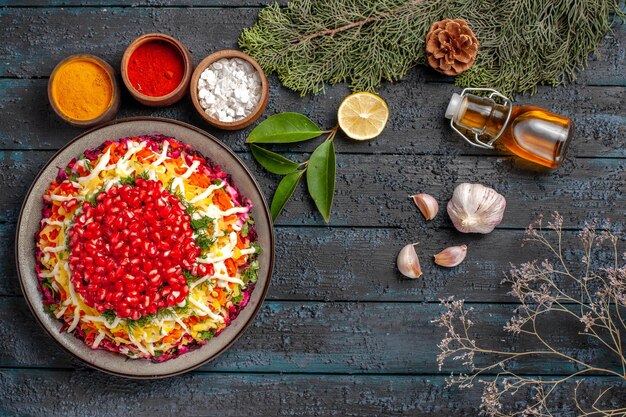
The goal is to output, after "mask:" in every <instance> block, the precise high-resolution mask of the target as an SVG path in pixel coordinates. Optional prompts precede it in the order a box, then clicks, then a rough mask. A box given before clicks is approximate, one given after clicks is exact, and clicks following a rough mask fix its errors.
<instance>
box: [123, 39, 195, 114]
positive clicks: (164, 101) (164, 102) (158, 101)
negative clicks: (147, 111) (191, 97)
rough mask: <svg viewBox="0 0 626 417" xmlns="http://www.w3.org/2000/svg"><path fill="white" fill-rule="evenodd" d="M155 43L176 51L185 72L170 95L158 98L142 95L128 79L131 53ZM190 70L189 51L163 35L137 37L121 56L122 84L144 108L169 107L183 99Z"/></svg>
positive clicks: (178, 42)
mask: <svg viewBox="0 0 626 417" xmlns="http://www.w3.org/2000/svg"><path fill="white" fill-rule="evenodd" d="M155 41H157V42H159V41H160V42H167V43H168V44H170V45H172V46H173V47H174V49H176V50H177V51H178V53H179V54H180V57H181V59H182V60H183V64H184V67H185V70H184V73H183V79H182V80H181V82H180V84H178V87H176V88H175V89H174V90H173V91H171V92H170V93H168V94H166V95H164V96H159V97H155V96H148V95H146V94H143V93H141V92H139V91H137V89H136V88H135V87H134V86H133V85H132V83H131V82H130V79H129V78H128V62H129V61H130V57H131V56H132V55H133V52H135V50H136V49H137V48H138V47H139V46H141V45H143V44H145V43H148V42H155ZM192 69H193V66H192V60H191V54H190V53H189V50H188V49H187V47H186V46H185V45H183V44H182V42H180V41H179V40H178V39H175V38H173V37H171V36H169V35H165V34H163V33H148V34H146V35H142V36H140V37H138V38H137V39H135V40H134V41H133V42H132V43H131V44H130V45H128V48H126V51H124V55H123V56H122V65H121V73H122V80H123V81H124V84H125V85H126V88H127V89H128V91H129V92H130V94H131V95H132V96H133V97H134V98H135V99H136V100H137V101H139V102H140V103H142V104H145V105H146V106H152V107H164V106H169V105H172V104H174V103H176V102H177V101H179V100H180V99H181V98H183V96H184V95H185V94H186V93H187V87H188V85H189V79H190V78H191V71H192Z"/></svg>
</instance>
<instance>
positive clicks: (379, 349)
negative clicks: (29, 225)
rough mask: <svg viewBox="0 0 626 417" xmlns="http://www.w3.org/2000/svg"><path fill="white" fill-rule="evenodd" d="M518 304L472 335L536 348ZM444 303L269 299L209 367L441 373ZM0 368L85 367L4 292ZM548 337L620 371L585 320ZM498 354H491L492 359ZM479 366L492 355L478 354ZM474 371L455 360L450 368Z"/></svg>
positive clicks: (487, 311)
mask: <svg viewBox="0 0 626 417" xmlns="http://www.w3.org/2000/svg"><path fill="white" fill-rule="evenodd" d="M515 307H516V306H515V305H508V304H492V305H487V304H477V305H474V308H475V313H473V314H474V315H473V320H474V321H475V322H476V323H480V325H479V326H477V327H476V328H474V329H472V331H471V337H472V338H476V339H477V340H478V343H479V344H480V345H481V346H485V347H487V348H498V349H502V350H506V351H516V352H522V351H529V350H534V349H538V348H539V347H540V345H539V343H538V341H536V340H530V339H529V338H518V337H511V335H510V334H507V333H506V332H504V330H502V327H503V326H504V324H505V323H506V322H507V320H508V319H510V317H511V316H512V315H513V310H514V309H515ZM442 312H443V309H442V308H441V307H440V306H439V305H437V304H419V303H352V302H347V303H346V302H335V303H318V302H289V301H270V302H266V303H265V304H264V305H263V307H262V308H261V310H260V312H259V315H258V316H257V318H256V319H255V321H254V323H253V324H252V326H251V327H250V328H249V329H248V330H247V331H246V333H244V335H243V336H242V337H241V338H240V339H239V340H237V342H235V344H234V345H233V347H232V348H231V349H229V350H228V351H227V352H226V353H224V354H223V355H221V356H220V357H218V358H217V359H216V360H214V361H213V362H211V363H209V364H207V365H205V366H203V367H202V369H203V370H206V371H220V372H235V371H236V372H286V373H293V372H305V373H351V374H352V373H354V374H379V373H382V374H385V373H392V374H436V373H438V372H439V371H438V366H437V361H436V356H437V353H438V348H437V344H438V343H439V342H440V341H441V339H442V338H443V333H444V332H443V329H441V328H438V327H436V325H435V324H433V323H432V322H431V320H433V319H435V318H436V317H437V316H438V315H439V314H440V313H442ZM0 322H2V323H3V325H2V327H1V328H0V367H55V368H68V367H71V368H74V367H76V368H84V365H81V364H80V363H79V362H78V361H77V360H75V359H73V358H71V357H70V356H69V355H68V354H67V353H65V352H64V351H62V350H61V349H60V348H59V347H58V346H57V345H56V343H55V342H54V341H52V340H51V339H50V337H49V336H47V335H46V334H45V333H44V332H43V331H42V330H40V328H39V326H38V325H37V324H36V323H35V320H34V318H33V316H32V315H31V313H30V311H29V310H28V309H27V307H26V305H25V301H24V300H23V299H22V298H18V297H12V298H4V297H0ZM538 326H539V328H540V329H541V330H542V332H543V334H544V336H545V338H546V341H547V342H548V343H550V344H551V345H552V346H553V347H555V348H556V349H560V350H563V351H564V352H565V353H567V354H569V355H573V356H574V357H576V358H577V359H578V360H581V361H588V362H590V363H592V364H596V365H601V366H603V367H605V368H609V369H615V370H617V369H618V368H619V367H620V366H619V364H620V363H619V361H618V358H617V357H616V356H615V355H613V354H611V352H610V351H608V349H606V348H605V347H604V346H603V345H601V344H600V342H598V341H597V340H595V339H592V338H590V337H587V336H579V335H578V332H580V331H582V330H583V327H584V326H583V325H582V324H581V323H579V322H577V321H574V320H572V319H571V318H570V316H566V315H563V314H556V315H553V316H551V317H548V316H546V319H545V320H539V321H538ZM490 360H492V358H490ZM476 362H477V365H479V366H480V364H484V363H485V358H482V359H481V358H479V357H477V359H476ZM515 366H516V368H515V369H517V370H518V372H520V373H521V374H549V375H553V374H558V375H562V374H567V373H570V372H573V371H575V370H578V369H579V368H578V365H575V364H573V363H572V362H567V361H563V360H561V359H559V358H558V357H545V356H544V357H529V358H527V360H520V361H518V362H516V365H515ZM452 370H455V371H457V372H458V371H468V369H467V368H466V367H464V366H462V365H461V364H460V363H451V364H449V365H448V366H447V367H446V372H450V371H452Z"/></svg>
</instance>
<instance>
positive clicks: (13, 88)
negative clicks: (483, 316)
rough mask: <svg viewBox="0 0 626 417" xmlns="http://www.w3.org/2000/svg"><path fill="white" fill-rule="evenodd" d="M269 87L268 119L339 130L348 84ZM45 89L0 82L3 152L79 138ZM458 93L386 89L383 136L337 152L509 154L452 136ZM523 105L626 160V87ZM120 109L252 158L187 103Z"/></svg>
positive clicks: (416, 74)
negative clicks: (196, 131)
mask: <svg viewBox="0 0 626 417" xmlns="http://www.w3.org/2000/svg"><path fill="white" fill-rule="evenodd" d="M624 68H625V69H626V67H624ZM622 72H624V71H622ZM271 80H272V83H273V87H272V89H271V97H270V104H269V107H268V110H267V111H266V115H271V114H273V113H277V112H282V111H299V112H303V113H306V114H307V115H308V116H309V117H311V119H312V120H315V121H316V122H317V123H318V124H319V125H320V126H322V127H324V128H330V127H332V126H333V125H335V124H336V109H337V108H338V106H339V104H340V103H341V101H342V100H343V98H344V97H345V96H346V94H348V93H349V91H348V90H347V87H346V86H345V85H340V86H336V87H333V88H329V89H328V91H327V93H326V95H324V96H315V97H305V98H300V97H299V96H298V95H297V94H293V93H290V92H287V91H286V90H284V89H282V88H280V87H278V82H277V81H276V79H275V78H271ZM47 82H48V81H47V80H46V79H38V80H22V79H4V80H2V79H0V108H1V109H2V113H1V114H0V149H57V148H59V147H61V146H62V145H63V144H65V143H66V142H67V141H68V140H70V139H71V138H72V137H74V136H76V135H77V134H79V133H80V132H81V130H80V129H76V128H73V127H70V126H68V125H66V124H64V123H63V122H61V120H60V119H59V118H58V117H57V116H56V115H55V114H54V112H53V111H52V110H51V109H50V106H49V104H48V102H47V93H46V87H47ZM458 91H459V89H458V88H456V87H455V86H453V85H451V84H441V83H437V84H433V83H425V82H424V79H423V76H421V73H420V71H417V70H416V71H412V72H411V73H410V74H409V75H408V76H407V77H406V78H405V79H404V80H402V81H400V82H398V83H395V84H385V85H384V86H383V87H381V88H380V90H379V93H380V94H381V95H382V96H383V97H384V98H385V99H387V101H388V103H389V106H390V110H391V115H390V120H389V124H388V127H387V129H386V130H385V131H384V132H383V133H382V135H381V136H380V137H378V138H376V139H375V140H372V141H366V142H359V141H351V140H349V139H347V138H346V137H345V136H343V135H342V134H340V135H339V136H338V137H337V139H336V141H335V142H336V148H337V152H339V153H365V154H370V153H382V154H404V155H415V156H419V155H424V154H435V155H451V156H453V155H459V154H463V155H468V154H472V155H490V156H496V155H503V154H505V152H503V151H501V150H498V151H485V150H481V149H478V148H475V147H472V146H470V145H468V144H466V143H465V142H464V141H463V139H461V138H460V137H459V136H457V135H456V134H455V133H454V132H453V131H452V129H451V128H450V126H449V123H448V120H447V119H445V118H444V117H443V112H444V110H445V108H446V106H447V103H448V100H449V98H450V96H451V95H452V94H453V93H454V92H458ZM518 102H519V104H525V105H526V104H527V105H531V104H532V105H537V106H540V107H544V108H546V109H551V110H553V111H555V112H559V113H561V114H564V115H567V116H569V117H571V118H572V119H573V120H574V122H575V123H576V126H577V131H576V136H575V138H574V141H573V143H572V147H571V149H570V151H569V155H570V156H580V157H626V113H625V112H624V111H622V110H623V109H624V108H626V87H589V86H580V87H577V88H575V89H573V88H557V89H554V88H551V87H541V88H539V91H538V93H537V94H536V95H535V96H532V97H529V96H524V97H520V98H519V99H518ZM122 103H123V104H122V107H121V111H120V113H119V115H118V117H120V118H121V117H127V116H160V117H169V118H173V119H177V120H181V121H185V122H188V123H192V124H194V125H196V126H198V127H200V128H203V129H206V130H208V131H209V132H210V133H213V134H214V135H215V136H217V137H218V138H220V139H221V140H223V141H224V142H225V143H226V144H228V145H229V146H230V147H232V148H233V149H235V150H237V151H245V152H247V151H248V146H247V145H245V143H244V140H245V138H246V136H247V134H248V133H249V132H250V131H251V129H252V127H249V128H247V129H244V130H242V131H237V132H225V131H220V130H218V129H214V128H211V127H210V126H209V125H208V124H207V123H206V122H204V121H203V120H201V118H200V116H199V115H198V114H197V112H196V111H195V109H194V108H193V106H192V105H191V102H190V100H188V99H183V100H182V101H181V102H179V103H178V104H176V105H175V106H172V107H167V108H162V109H154V108H150V107H146V106H142V105H140V104H139V103H138V102H136V101H135V100H134V99H132V98H131V97H130V96H129V95H128V94H124V95H123V98H122ZM25 126H28V129H25V128H24V127H25ZM318 143H319V140H313V141H310V142H304V143H301V144H293V145H289V146H287V147H286V146H273V147H270V148H272V149H274V150H276V151H279V152H284V151H285V150H287V149H288V150H290V151H295V152H307V153H308V152H311V151H312V150H313V149H314V147H315V146H316V145H317V144H318ZM303 157H305V156H301V157H300V158H303Z"/></svg>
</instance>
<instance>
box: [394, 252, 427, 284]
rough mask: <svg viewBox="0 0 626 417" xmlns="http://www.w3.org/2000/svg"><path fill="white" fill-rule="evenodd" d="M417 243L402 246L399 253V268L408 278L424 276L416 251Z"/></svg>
mask: <svg viewBox="0 0 626 417" xmlns="http://www.w3.org/2000/svg"><path fill="white" fill-rule="evenodd" d="M415 245H417V243H413V244H411V245H406V246H405V247H403V248H402V250H401V251H400V253H399V254H398V259H397V261H396V262H397V265H398V269H399V270H400V272H401V273H402V275H404V276H405V277H407V278H419V277H420V276H422V268H421V267H420V260H419V258H418V257H417V253H416V252H415V247H414V246H415Z"/></svg>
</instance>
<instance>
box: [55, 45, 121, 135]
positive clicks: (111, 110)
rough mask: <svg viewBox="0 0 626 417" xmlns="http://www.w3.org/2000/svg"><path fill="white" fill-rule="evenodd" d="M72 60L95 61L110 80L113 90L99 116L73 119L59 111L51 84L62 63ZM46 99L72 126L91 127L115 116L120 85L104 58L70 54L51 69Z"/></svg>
mask: <svg viewBox="0 0 626 417" xmlns="http://www.w3.org/2000/svg"><path fill="white" fill-rule="evenodd" d="M73 60H83V61H91V62H93V63H95V64H96V65H98V66H99V67H101V68H102V69H103V70H104V71H105V72H106V73H107V75H108V76H109V79H110V81H111V86H112V90H113V97H112V98H111V102H110V103H109V106H108V107H107V108H106V110H104V112H102V113H101V114H100V115H99V116H97V117H95V118H93V119H89V120H79V119H73V118H72V117H70V116H68V115H66V114H65V113H63V112H62V111H61V108H60V107H59V105H58V104H57V102H56V100H55V99H54V93H53V85H54V81H55V77H56V76H57V73H58V71H59V69H60V68H61V67H62V66H63V65H65V64H66V63H68V62H70V61H73ZM48 100H49V101H50V106H51V107H52V110H54V112H55V113H56V114H57V115H58V116H59V117H60V118H61V119H62V120H63V121H65V122H67V123H69V124H70V125H72V126H76V127H92V126H96V125H98V124H100V123H104V122H108V121H109V120H111V119H113V118H114V117H115V115H116V114H117V112H118V110H119V109H120V87H119V85H118V83H117V78H116V76H115V70H114V69H113V67H111V66H110V65H109V64H108V63H107V62H106V61H105V60H103V59H102V58H99V57H97V56H95V55H88V54H78V55H70V56H68V57H67V58H65V59H64V60H62V61H61V62H59V63H58V64H57V66H56V67H54V70H52V74H50V79H49V80H48Z"/></svg>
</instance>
